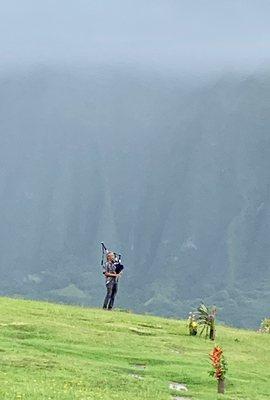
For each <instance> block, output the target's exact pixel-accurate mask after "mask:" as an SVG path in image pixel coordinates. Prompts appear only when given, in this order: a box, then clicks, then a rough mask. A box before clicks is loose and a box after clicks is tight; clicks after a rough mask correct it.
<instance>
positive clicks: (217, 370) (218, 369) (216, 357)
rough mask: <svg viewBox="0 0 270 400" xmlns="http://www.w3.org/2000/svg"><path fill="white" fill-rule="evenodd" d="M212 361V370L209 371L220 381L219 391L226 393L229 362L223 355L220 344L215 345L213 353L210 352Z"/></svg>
mask: <svg viewBox="0 0 270 400" xmlns="http://www.w3.org/2000/svg"><path fill="white" fill-rule="evenodd" d="M210 359H211V363H212V367H213V368H212V370H211V371H209V374H210V375H211V376H214V377H215V378H216V379H217V381H218V392H219V393H224V391H225V382H224V381H225V375H226V372H227V370H228V368H227V362H226V359H225V357H224V355H223V350H222V348H221V347H219V346H215V347H214V349H213V351H212V353H210Z"/></svg>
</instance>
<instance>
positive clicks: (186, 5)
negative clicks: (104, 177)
mask: <svg viewBox="0 0 270 400" xmlns="http://www.w3.org/2000/svg"><path fill="white" fill-rule="evenodd" d="M0 5H1V8H0V9H1V11H0V12H1V24H0V63H1V66H2V67H3V66H7V65H8V66H10V65H24V64H33V63H34V64H40V63H42V64H44V63H45V64H46V63H74V64H78V65H80V64H85V63H89V62H94V63H133V64H136V65H140V66H149V65H150V66H153V67H155V68H173V69H184V70H188V69H219V68H220V69H222V68H224V67H228V66H229V67H230V68H257V67H258V66H261V65H265V64H267V63H268V62H269V60H270V23H269V16H270V1H269V0H257V1H255V0H95V1H94V0H8V1H3V0H0Z"/></svg>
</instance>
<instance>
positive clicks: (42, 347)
mask: <svg viewBox="0 0 270 400" xmlns="http://www.w3.org/2000/svg"><path fill="white" fill-rule="evenodd" d="M0 304H1V319H0V360H1V371H0V379H1V382H0V383H1V384H0V399H1V400H5V399H8V400H11V399H17V400H18V399H31V400H32V399H33V400H34V399H35V400H41V399H44V400H45V399H46V400H52V399H53V400H65V399H70V400H71V399H72V400H73V399H74V400H75V399H76V400H89V399H91V400H92V399H93V400H99V399H102V400H107V399H108V400H116V399H119V400H131V399H132V400H134V399H135V400H137V399H140V400H169V399H171V398H172V396H173V395H175V396H176V395H178V396H183V397H185V396H187V397H189V398H191V399H193V400H196V399H197V400H200V399H201V400H211V399H224V400H227V399H230V400H238V399H239V400H240V399H241V400H263V399H265V400H266V399H269V397H270V383H269V382H270V367H269V360H270V335H267V334H264V335H263V334H259V333H256V332H251V331H245V330H238V329H233V328H228V327H221V326H218V327H217V343H218V344H219V345H221V346H222V347H223V349H224V352H225V356H226V358H227V361H228V366H229V372H228V385H227V391H226V394H225V395H224V396H222V395H219V396H218V395H217V394H216V386H217V384H216V381H215V380H214V379H213V378H211V377H209V376H208V373H207V372H208V370H209V369H210V363H209V359H208V354H209V352H210V351H211V350H212V348H213V342H210V341H206V340H204V339H203V338H199V337H190V336H189V335H187V328H186V323H185V322H184V321H177V320H172V319H163V318H157V317H152V316H146V315H135V314H130V313H125V312H120V311H113V312H109V311H103V310H98V309H87V308H80V307H71V306H64V305H57V304H51V303H44V302H34V301H24V300H14V299H7V298H0ZM140 365H143V366H145V368H139V366H140ZM134 375H135V376H134ZM136 375H139V376H141V377H142V378H143V379H138V377H137V376H136ZM170 381H176V382H179V383H184V384H186V385H187V387H188V389H189V390H188V392H185V393H183V394H182V393H177V392H173V391H171V390H170V389H169V382H170Z"/></svg>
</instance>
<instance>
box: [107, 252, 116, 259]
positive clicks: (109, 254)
mask: <svg viewBox="0 0 270 400" xmlns="http://www.w3.org/2000/svg"><path fill="white" fill-rule="evenodd" d="M111 257H114V253H113V252H112V251H109V253H108V254H107V260H108V259H109V258H111Z"/></svg>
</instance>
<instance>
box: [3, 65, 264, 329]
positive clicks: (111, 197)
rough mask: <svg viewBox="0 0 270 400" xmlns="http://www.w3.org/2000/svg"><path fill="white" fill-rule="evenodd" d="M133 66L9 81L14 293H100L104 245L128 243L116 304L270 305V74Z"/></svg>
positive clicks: (6, 261)
mask: <svg viewBox="0 0 270 400" xmlns="http://www.w3.org/2000/svg"><path fill="white" fill-rule="evenodd" d="M195 86H196V85H194V84H193V85H192V86H191V85H189V83H188V82H183V81H181V80H176V79H173V78H170V79H167V80H166V79H165V78H162V77H160V76H158V75H152V76H151V75H150V74H146V73H143V72H138V71H137V72H134V71H133V72H132V71H131V72H130V71H123V70H118V71H117V70H106V69H105V70H103V71H101V70H99V71H97V70H91V71H89V73H87V74H86V73H78V72H76V73H74V74H72V73H69V72H65V73H63V72H62V71H61V72H59V71H57V70H55V71H52V70H47V69H44V70H40V71H35V72H34V73H31V74H30V73H28V74H24V75H23V74H18V75H10V76H5V77H2V79H1V82H0V88H1V91H0V104H1V108H0V129H1V135H0V145H1V146H0V160H1V161H0V167H1V169H0V199H1V209H0V221H1V223H0V236H1V241H0V268H1V283H0V289H1V293H2V294H17V295H26V296H29V297H38V298H48V299H56V300H61V301H67V302H79V303H82V304H92V305H98V304H100V303H101V301H102V296H103V290H104V288H103V280H102V276H101V274H100V267H99V262H100V261H99V258H100V254H99V253H100V252H99V243H100V242H101V241H102V240H103V241H104V242H105V243H107V244H108V245H110V246H111V247H112V248H113V249H116V250H118V251H119V252H122V253H123V254H124V261H125V262H126V264H127V267H126V272H125V278H124V279H123V281H122V283H121V291H120V293H119V298H118V304H120V305H121V306H123V307H130V308H134V309H136V310H138V311H146V312H154V313H157V314H158V313H160V314H166V315H182V316H184V315H185V313H186V312H188V311H189V310H190V309H191V308H192V307H193V306H196V305H197V304H198V303H199V302H200V301H201V300H205V302H208V303H211V304H213V303H215V304H216V305H217V306H218V307H219V309H220V313H219V316H220V319H223V320H225V321H226V322H229V323H234V324H238V325H242V326H243V325H244V326H254V325H256V324H258V323H259V321H260V319H261V318H263V317H264V316H265V315H266V314H267V313H269V309H267V304H269V300H270V288H269V281H270V267H269V256H270V254H269V253H270V247H269V228H270V226H269V225H270V213H269V211H270V207H269V195H270V186H269V185H270V184H269V182H270V180H269V177H270V172H269V171H270V169H269V166H270V161H269V160H270V157H269V156H270V136H269V128H270V113H269V104H270V94H269V93H270V91H269V86H270V78H269V77H268V76H257V77H252V78H246V79H241V78H240V77H230V76H227V77H225V78H223V79H220V80H219V81H217V82H216V83H215V84H213V83H212V84H210V83H209V84H207V85H204V86H203V87H198V88H197V89H196V87H195Z"/></svg>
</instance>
